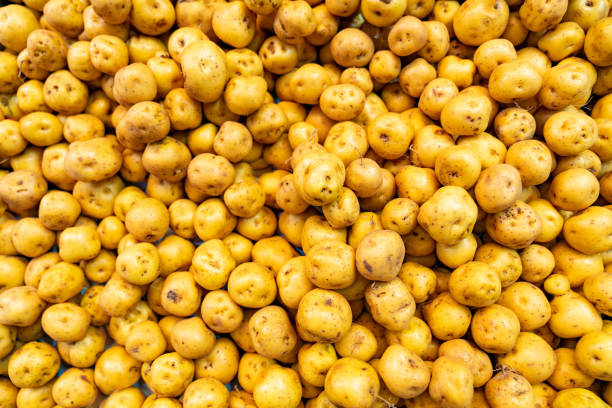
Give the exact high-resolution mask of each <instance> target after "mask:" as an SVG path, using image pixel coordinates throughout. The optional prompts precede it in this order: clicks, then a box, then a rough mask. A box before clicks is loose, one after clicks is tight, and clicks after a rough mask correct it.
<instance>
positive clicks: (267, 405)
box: [253, 364, 302, 408]
mask: <svg viewBox="0 0 612 408" xmlns="http://www.w3.org/2000/svg"><path fill="white" fill-rule="evenodd" d="M281 390H282V393H281V392H279V391H281ZM253 398H254V400H255V404H256V405H257V406H258V407H261V408H272V407H280V408H296V407H297V406H298V405H299V404H300V401H301V398H302V385H301V384H300V377H299V376H298V374H297V372H295V370H293V369H291V368H285V367H281V366H279V365H276V364H275V365H273V366H271V367H268V368H267V369H266V370H265V371H264V372H263V375H262V377H261V378H260V380H259V381H257V382H256V384H255V388H254V390H253Z"/></svg>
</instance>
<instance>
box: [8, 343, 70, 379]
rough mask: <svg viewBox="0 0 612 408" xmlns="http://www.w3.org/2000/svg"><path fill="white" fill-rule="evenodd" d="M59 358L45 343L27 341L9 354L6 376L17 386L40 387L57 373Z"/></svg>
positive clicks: (55, 351)
mask: <svg viewBox="0 0 612 408" xmlns="http://www.w3.org/2000/svg"><path fill="white" fill-rule="evenodd" d="M59 366H60V358H59V355H58V354H57V350H55V348H53V347H52V346H50V345H49V344H47V343H42V342H31V343H27V344H25V345H24V346H22V347H20V348H19V349H17V350H15V352H14V353H13V354H12V355H11V358H10V360H9V363H8V376H9V378H10V379H11V382H12V383H13V384H15V385H16V386H18V387H21V388H26V387H41V386H43V385H45V384H46V383H48V382H49V381H51V380H52V379H53V377H55V375H56V374H57V372H58V370H59Z"/></svg>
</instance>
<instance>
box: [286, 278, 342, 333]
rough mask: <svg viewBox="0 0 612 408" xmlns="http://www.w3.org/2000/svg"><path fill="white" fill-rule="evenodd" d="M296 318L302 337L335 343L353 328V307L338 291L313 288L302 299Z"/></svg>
mask: <svg viewBox="0 0 612 408" xmlns="http://www.w3.org/2000/svg"><path fill="white" fill-rule="evenodd" d="M295 320H296V328H297V332H298V334H299V335H300V337H301V338H302V339H304V340H306V341H317V342H322V343H328V342H329V343H333V342H335V341H338V340H339V339H340V338H342V337H343V336H344V335H345V334H346V333H347V332H348V331H349V329H350V328H351V322H352V313H351V307H350V305H349V303H348V301H347V300H346V298H344V296H342V295H340V294H338V293H336V292H332V291H329V290H325V289H313V290H311V291H310V292H308V293H307V294H305V295H304V297H302V300H300V303H299V305H298V309H297V314H296V318H295Z"/></svg>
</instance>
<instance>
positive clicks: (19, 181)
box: [0, 170, 47, 212]
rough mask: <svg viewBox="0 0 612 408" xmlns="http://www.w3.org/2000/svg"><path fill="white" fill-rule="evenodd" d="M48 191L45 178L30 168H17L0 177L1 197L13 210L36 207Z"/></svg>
mask: <svg viewBox="0 0 612 408" xmlns="http://www.w3.org/2000/svg"><path fill="white" fill-rule="evenodd" d="M46 192H47V182H46V181H45V179H44V178H43V177H42V175H40V174H38V173H35V172H33V171H30V170H15V171H12V172H11V173H9V174H7V175H6V176H4V177H2V179H0V198H1V199H2V201H4V202H5V203H6V205H8V208H9V209H10V210H11V211H15V212H21V211H26V210H30V209H32V208H34V207H36V206H37V205H38V203H39V202H40V200H41V199H42V197H43V196H44V195H45V193H46Z"/></svg>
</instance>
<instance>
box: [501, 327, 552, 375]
mask: <svg viewBox="0 0 612 408" xmlns="http://www.w3.org/2000/svg"><path fill="white" fill-rule="evenodd" d="M497 362H498V364H500V365H502V366H506V367H509V368H511V369H513V370H515V371H516V372H518V373H519V374H521V375H522V376H523V377H524V378H525V379H526V380H527V381H529V383H531V384H537V383H540V382H543V381H545V380H546V379H547V378H548V377H550V375H551V374H552V373H553V371H554V369H555V365H556V364H557V357H556V355H555V353H554V352H553V349H552V347H551V346H550V345H549V344H548V343H546V341H545V340H544V339H542V338H541V337H540V336H538V335H537V334H534V333H530V332H522V333H520V334H519V335H518V338H517V340H516V343H515V345H514V347H513V349H512V351H510V352H507V353H505V354H502V355H500V356H499V357H498V358H497Z"/></svg>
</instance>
